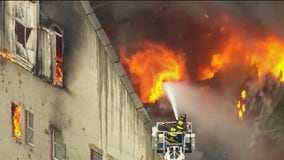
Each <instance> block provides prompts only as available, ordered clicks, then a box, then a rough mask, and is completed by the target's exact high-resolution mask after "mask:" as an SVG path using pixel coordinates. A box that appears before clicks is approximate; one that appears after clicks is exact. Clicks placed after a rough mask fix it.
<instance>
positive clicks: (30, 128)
mask: <svg viewBox="0 0 284 160" xmlns="http://www.w3.org/2000/svg"><path fill="white" fill-rule="evenodd" d="M25 115H26V116H25V117H26V144H28V145H30V146H33V144H34V115H33V114H32V113H31V112H29V111H25Z"/></svg>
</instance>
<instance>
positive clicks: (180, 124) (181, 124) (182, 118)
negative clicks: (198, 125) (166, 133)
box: [176, 114, 187, 132]
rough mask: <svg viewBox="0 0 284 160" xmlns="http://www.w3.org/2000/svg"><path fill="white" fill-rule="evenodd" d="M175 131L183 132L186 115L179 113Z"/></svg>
mask: <svg viewBox="0 0 284 160" xmlns="http://www.w3.org/2000/svg"><path fill="white" fill-rule="evenodd" d="M176 128H177V132H183V131H185V130H186V129H187V128H186V115H185V114H184V115H181V116H180V117H179V119H178V120H177V122H176Z"/></svg>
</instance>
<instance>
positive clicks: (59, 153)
mask: <svg viewBox="0 0 284 160" xmlns="http://www.w3.org/2000/svg"><path fill="white" fill-rule="evenodd" d="M51 143H52V144H51V147H52V150H51V151H52V160H63V159H65V157H66V156H65V153H66V151H65V144H64V143H63V137H62V132H61V131H60V130H59V129H57V128H55V127H52V134H51Z"/></svg>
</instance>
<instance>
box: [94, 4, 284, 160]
mask: <svg viewBox="0 0 284 160" xmlns="http://www.w3.org/2000/svg"><path fill="white" fill-rule="evenodd" d="M91 4H92V6H93V8H94V9H95V10H96V13H97V15H98V18H99V19H100V20H101V23H102V24H103V25H104V27H105V31H106V33H107V34H108V35H109V37H110V39H111V40H112V42H113V44H114V47H115V49H116V50H118V51H119V54H120V57H121V59H122V63H123V65H124V66H125V67H126V69H127V71H128V73H130V79H131V81H132V82H133V84H134V87H135V88H136V89H137V92H138V95H139V97H140V98H141V100H142V102H143V103H145V104H149V105H148V106H149V107H147V111H149V114H150V116H153V117H155V118H154V119H158V118H157V117H158V116H160V117H162V118H161V119H165V118H170V119H171V118H174V116H173V112H172V111H171V110H172V109H171V107H167V105H166V103H167V102H165V101H166V100H165V99H166V98H165V97H166V95H165V92H164V91H163V88H162V84H163V82H169V81H170V82H186V83H187V84H189V85H193V86H198V89H194V91H196V92H195V93H196V94H199V95H197V96H196V99H198V101H199V102H196V101H197V100H196V99H193V98H191V97H190V96H193V97H195V96H194V94H191V93H188V92H189V91H184V92H182V91H183V90H182V88H184V89H188V88H189V87H188V88H187V87H186V86H183V87H180V88H181V89H180V88H179V89H180V90H182V91H181V93H184V94H179V96H180V97H185V98H184V99H182V98H180V97H177V99H179V100H180V101H183V102H184V106H183V107H184V108H183V110H184V111H188V110H189V108H190V107H191V105H192V104H193V103H194V102H196V106H199V108H201V109H200V110H201V111H202V113H203V114H201V115H199V116H195V118H196V119H206V120H196V119H195V120H194V119H193V120H192V121H193V123H194V122H196V123H194V124H195V126H196V127H197V131H196V133H197V135H198V136H197V144H199V147H200V149H201V148H202V149H204V150H205V151H208V152H211V153H212V154H215V155H218V154H219V152H218V153H217V152H216V151H215V150H214V149H215V148H216V146H214V145H215V141H217V142H218V143H217V142H216V144H218V145H217V148H218V147H219V146H220V145H221V143H223V144H224V145H225V149H224V150H227V151H230V154H231V155H230V156H231V157H230V159H233V160H235V159H236V160H239V159H241V160H243V159H245V160H246V159H247V160H251V159H258V160H259V159H260V158H259V157H253V156H252V155H250V156H251V157H249V153H247V152H246V151H244V149H245V150H248V152H250V151H251V150H253V148H254V147H255V148H257V147H256V146H258V145H257V144H259V145H260V143H261V141H262V140H263V139H262V138H259V139H258V138H251V137H254V136H256V135H258V136H257V137H262V136H264V135H265V136H264V137H266V136H267V137H270V138H271V137H273V138H271V139H273V141H274V142H275V141H277V143H278V144H279V145H280V146H281V147H276V148H277V149H278V150H280V151H283V150H284V149H283V148H284V147H283V146H282V144H284V142H283V140H282V139H283V129H281V125H280V123H275V122H276V120H273V119H279V121H281V122H283V118H280V117H281V116H282V114H280V113H279V115H277V111H278V110H279V111H282V108H283V107H282V108H281V105H282V99H283V93H282V92H283V84H282V83H283V78H284V75H283V73H282V72H283V70H284V65H283V64H284V63H283V62H284V56H283V55H284V54H283V51H284V47H283V46H284V38H283V35H284V32H283V29H282V28H283V27H284V26H283V23H281V21H282V19H283V17H282V16H280V15H282V14H283V2H281V3H280V2H279V3H278V2H277V3H276V2H103V1H96V2H91ZM264 13H265V14H264ZM266 13H267V14H266ZM272 17H273V18H272ZM177 88H178V87H177ZM189 90H190V88H189ZM211 91H214V93H216V94H215V95H218V96H210V97H208V96H206V94H207V92H208V93H210V92H211ZM188 95H190V96H188ZM201 95H202V96H201ZM212 97H214V98H212ZM210 98H212V100H211V99H210ZM209 99H210V100H209ZM200 101H201V102H200ZM185 102H187V103H185ZM213 102H214V103H213ZM180 103H182V102H180ZM204 106H207V107H204ZM165 108H166V109H165ZM194 109H196V108H194ZM196 110H197V109H196ZM190 111H192V112H194V110H193V109H191V110H190ZM201 111H200V113H201ZM192 112H188V113H189V114H190V115H192ZM201 117H202V118H201ZM204 117H205V118H204ZM276 117H278V118H276ZM282 117H283V116H282ZM192 118H194V115H193V116H192ZM208 124H210V125H208ZM225 126H226V127H227V128H226V127H225ZM268 126H270V129H271V130H273V129H275V130H274V131H271V132H270V131H267V130H266V131H264V130H265V129H264V128H266V129H267V128H269V127H268ZM202 127H203V128H202ZM217 127H219V128H218V129H219V130H220V133H219V132H218V133H219V135H218V134H217V133H211V132H212V131H214V130H217V129H216V128H217ZM224 128H225V129H224ZM252 128H253V129H252ZM261 128H262V129H261ZM268 130H269V129H268ZM221 131H222V132H221ZM256 132H257V133H256ZM272 132H273V134H272ZM209 133H211V134H210V135H209ZM220 135H222V136H220ZM228 135H229V137H228ZM276 135H277V136H276ZM208 137H210V138H208ZM212 137H213V138H212ZM232 137H234V138H236V139H237V140H238V141H239V142H238V141H237V140H235V139H234V138H232ZM247 137H248V138H247ZM275 137H277V138H275ZM212 139H213V140H212ZM216 139H218V140H216ZM256 139H258V140H256ZM264 139H265V138H264ZM225 140H226V141H225ZM264 141H265V140H264ZM247 142H251V145H248V146H250V147H251V148H250V147H248V146H246V147H247V148H246V147H244V146H242V144H241V143H243V144H247ZM265 143H266V142H265ZM265 143H264V144H265ZM197 146H198V145H197ZM252 146H254V147H252ZM260 146H261V145H260ZM268 146H269V148H273V146H272V145H271V144H269V145H268ZM276 146H277V145H276ZM258 147H259V146H258ZM220 148H222V147H220ZM248 148H249V149H248ZM260 148H262V149H260ZM260 148H258V149H256V151H255V152H251V153H253V154H255V155H262V154H260V153H263V152H264V149H265V148H263V147H260ZM277 149H275V150H277ZM234 151H237V152H238V153H234ZM241 151H243V153H240V152H241ZM208 152H207V153H208ZM214 152H215V153H214ZM245 152H246V153H245ZM278 153H279V152H278ZM265 154H266V155H267V157H266V159H270V158H268V157H269V156H271V157H272V155H271V154H269V153H267V152H265ZM208 157H209V158H208V159H210V156H208ZM262 157H265V156H262ZM279 157H280V159H281V156H279V155H278V156H275V157H274V159H277V158H278V159H279ZM211 159H214V156H213V157H211ZM211 159H210V160H211ZM215 159H218V160H219V159H220V157H219V158H216V157H215ZM278 159H277V160H278Z"/></svg>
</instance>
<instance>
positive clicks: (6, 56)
mask: <svg viewBox="0 0 284 160" xmlns="http://www.w3.org/2000/svg"><path fill="white" fill-rule="evenodd" d="M0 56H1V57H3V58H5V59H8V60H10V61H11V62H14V63H16V61H15V58H14V56H13V55H12V54H11V53H8V52H1V51H0Z"/></svg>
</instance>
